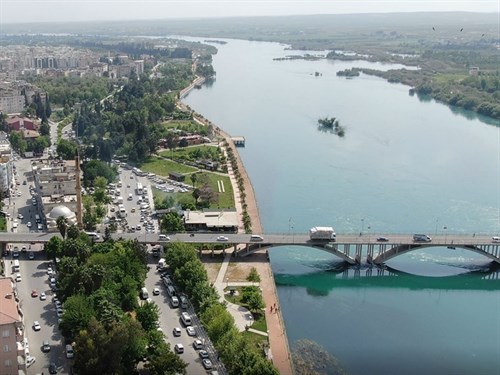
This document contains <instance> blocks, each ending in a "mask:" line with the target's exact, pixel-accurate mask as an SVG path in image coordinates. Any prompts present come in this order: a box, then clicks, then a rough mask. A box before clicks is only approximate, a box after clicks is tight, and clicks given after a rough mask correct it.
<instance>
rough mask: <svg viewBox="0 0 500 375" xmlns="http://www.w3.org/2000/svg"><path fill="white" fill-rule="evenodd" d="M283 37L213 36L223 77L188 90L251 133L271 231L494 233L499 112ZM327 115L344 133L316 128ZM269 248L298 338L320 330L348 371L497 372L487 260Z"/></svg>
mask: <svg viewBox="0 0 500 375" xmlns="http://www.w3.org/2000/svg"><path fill="white" fill-rule="evenodd" d="M186 39H191V40H193V38H186ZM284 47H285V46H283V45H280V44H277V43H263V42H249V41H237V40H229V41H228V43H227V44H226V45H217V48H218V50H219V52H218V54H217V55H215V56H214V60H213V64H214V68H215V70H216V72H217V78H216V80H215V81H214V82H213V83H211V84H208V85H206V86H205V87H203V88H202V89H201V90H195V91H192V92H191V93H190V94H189V95H188V96H187V97H186V98H185V99H184V100H183V101H184V102H185V103H186V104H188V105H190V106H191V107H192V108H193V109H195V110H196V111H197V112H199V113H201V114H203V115H204V116H205V117H206V118H208V119H210V120H211V121H212V122H214V123H216V124H217V125H219V126H220V127H222V128H223V129H224V130H226V131H227V132H229V133H230V134H231V135H234V136H237V135H242V136H244V137H245V138H246V147H245V148H242V149H240V154H241V157H242V159H243V161H244V163H245V167H246V169H247V172H248V174H249V176H250V178H251V180H252V183H253V186H254V189H255V192H256V196H257V200H258V206H259V211H260V215H261V219H262V223H263V226H264V231H265V232H267V233H278V232H279V233H293V232H295V233H297V232H306V231H307V229H308V228H310V227H312V226H317V225H322V226H326V225H328V226H334V227H335V228H336V230H337V232H350V233H358V232H362V233H363V235H367V236H371V235H372V234H375V233H376V234H379V233H387V234H388V235H389V236H390V233H417V232H422V233H427V234H430V235H432V234H437V233H439V234H445V233H450V234H452V233H460V234H469V235H471V236H473V235H474V234H478V233H483V234H488V235H498V233H499V231H500V172H499V171H500V126H499V124H498V122H497V123H495V122H494V121H492V120H490V119H487V118H480V117H478V116H475V115H474V114H472V113H468V112H464V111H460V110H457V109H453V108H449V107H447V106H445V105H442V104H439V103H436V102H434V101H432V100H421V99H419V98H417V97H416V96H410V95H408V87H407V86H403V85H399V84H390V83H388V82H386V81H384V80H382V79H380V78H376V77H371V76H367V75H361V76H360V77H357V78H354V79H345V78H340V77H337V76H336V74H335V73H336V72H337V71H339V70H344V69H346V68H350V67H353V66H355V67H369V68H376V69H384V70H385V69H390V68H394V67H396V66H394V65H384V64H379V63H369V62H364V61H350V62H341V61H327V60H319V61H304V60H292V61H274V60H273V58H277V57H283V56H286V55H290V54H297V53H300V51H299V52H297V51H286V50H284ZM315 72H319V73H320V75H319V76H316V75H315V74H314V73H315ZM326 116H329V117H330V116H333V117H336V118H337V119H338V120H339V121H340V123H341V125H342V126H344V127H345V136H344V137H343V138H340V137H338V136H337V135H334V134H330V133H328V132H322V131H320V130H318V127H317V120H318V118H320V117H326ZM270 256H271V263H272V267H273V271H274V274H275V280H276V283H277V288H278V294H279V299H280V301H279V303H280V305H281V311H282V314H283V317H284V321H285V325H286V329H287V334H288V339H289V343H290V346H291V347H292V348H293V346H294V343H295V342H296V340H299V339H302V338H308V339H311V340H313V341H315V342H316V343H318V344H319V345H321V346H322V347H323V348H325V349H326V350H327V351H328V352H329V353H330V354H331V355H333V356H335V357H336V358H337V359H338V361H339V362H340V364H341V365H342V366H343V367H344V368H345V370H346V371H347V373H349V374H379V373H380V374H396V373H404V374H424V373H425V374H500V359H499V358H500V356H499V355H498V353H499V352H500V282H499V281H498V280H496V276H498V275H497V273H496V272H493V271H490V268H489V264H488V262H487V260H486V259H485V258H483V257H481V256H479V255H476V254H473V253H471V252H467V251H465V250H459V249H456V250H450V249H446V248H430V249H427V250H425V251H420V252H413V253H410V254H407V255H405V256H401V257H398V258H395V259H393V260H391V261H390V262H388V266H389V267H390V269H391V271H388V270H386V271H385V273H384V274H383V275H382V274H381V270H379V269H377V268H374V269H371V268H368V267H366V266H361V268H360V269H345V268H343V265H342V264H340V262H339V260H338V258H335V257H334V256H331V255H329V254H327V253H323V252H321V251H318V250H313V249H309V248H304V247H279V248H274V249H272V250H271V251H270ZM330 373H333V370H332V371H330Z"/></svg>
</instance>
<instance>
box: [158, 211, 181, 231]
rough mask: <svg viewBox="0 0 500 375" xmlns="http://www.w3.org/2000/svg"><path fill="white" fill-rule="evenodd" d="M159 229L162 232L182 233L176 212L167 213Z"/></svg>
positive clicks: (179, 217)
mask: <svg viewBox="0 0 500 375" xmlns="http://www.w3.org/2000/svg"><path fill="white" fill-rule="evenodd" d="M161 229H162V231H164V232H184V223H183V221H182V218H181V216H180V215H179V214H177V213H176V212H167V213H166V215H165V216H163V219H162V221H161Z"/></svg>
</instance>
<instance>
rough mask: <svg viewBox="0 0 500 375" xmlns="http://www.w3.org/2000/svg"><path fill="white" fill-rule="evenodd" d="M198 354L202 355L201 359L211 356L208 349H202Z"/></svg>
mask: <svg viewBox="0 0 500 375" xmlns="http://www.w3.org/2000/svg"><path fill="white" fill-rule="evenodd" d="M198 355H199V356H200V358H201V359H205V358H208V357H209V355H208V352H207V351H206V350H200V351H199V352H198Z"/></svg>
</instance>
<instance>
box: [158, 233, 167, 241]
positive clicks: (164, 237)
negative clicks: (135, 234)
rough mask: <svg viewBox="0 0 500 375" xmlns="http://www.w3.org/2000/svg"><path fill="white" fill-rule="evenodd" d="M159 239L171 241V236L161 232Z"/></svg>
mask: <svg viewBox="0 0 500 375" xmlns="http://www.w3.org/2000/svg"><path fill="white" fill-rule="evenodd" d="M158 240H159V241H170V237H169V236H167V235H166V234H160V235H159V236H158Z"/></svg>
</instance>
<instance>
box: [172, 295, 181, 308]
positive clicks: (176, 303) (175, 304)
mask: <svg viewBox="0 0 500 375" xmlns="http://www.w3.org/2000/svg"><path fill="white" fill-rule="evenodd" d="M170 304H171V305H172V307H179V298H177V296H172V297H170Z"/></svg>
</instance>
